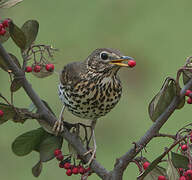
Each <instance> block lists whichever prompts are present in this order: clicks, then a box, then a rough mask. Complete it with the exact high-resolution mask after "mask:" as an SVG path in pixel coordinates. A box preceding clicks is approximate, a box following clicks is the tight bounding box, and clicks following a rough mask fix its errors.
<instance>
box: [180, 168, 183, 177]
mask: <svg viewBox="0 0 192 180" xmlns="http://www.w3.org/2000/svg"><path fill="white" fill-rule="evenodd" d="M183 173H184V169H183V168H179V174H180V176H182V175H183Z"/></svg>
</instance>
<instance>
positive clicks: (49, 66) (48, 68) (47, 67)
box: [45, 64, 55, 72]
mask: <svg viewBox="0 0 192 180" xmlns="http://www.w3.org/2000/svg"><path fill="white" fill-rule="evenodd" d="M54 68H55V67H54V65H53V64H46V66H45V69H46V70H47V71H50V72H52V71H53V70H54Z"/></svg>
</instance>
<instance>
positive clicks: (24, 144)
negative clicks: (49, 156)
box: [12, 128, 49, 156]
mask: <svg viewBox="0 0 192 180" xmlns="http://www.w3.org/2000/svg"><path fill="white" fill-rule="evenodd" d="M48 135H49V134H48V133H47V132H46V131H44V130H43V129H42V128H38V129H36V130H32V131H29V132H26V133H24V134H22V135H20V136H18V137H17V138H16V139H15V140H14V142H13V143H12V151H13V152H14V153H15V154H16V155H17V156H25V155H27V154H29V153H30V152H31V151H32V150H35V149H36V148H37V147H38V146H39V145H40V143H41V142H42V140H43V139H44V138H46V137H47V136H48Z"/></svg>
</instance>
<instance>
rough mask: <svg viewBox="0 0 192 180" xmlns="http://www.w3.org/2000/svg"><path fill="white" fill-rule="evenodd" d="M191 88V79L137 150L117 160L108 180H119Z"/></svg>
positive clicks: (149, 130) (142, 138) (140, 142)
mask: <svg viewBox="0 0 192 180" xmlns="http://www.w3.org/2000/svg"><path fill="white" fill-rule="evenodd" d="M191 87H192V79H190V80H189V82H188V83H187V84H186V85H185V86H184V87H183V88H182V89H181V91H180V95H179V96H175V97H174V98H173V100H172V102H171V103H170V105H169V106H168V107H167V109H166V110H165V111H164V112H163V113H162V114H161V115H160V116H159V117H158V118H157V120H156V121H155V122H154V123H153V125H152V126H151V127H150V128H149V129H148V130H147V132H146V133H145V134H144V136H143V137H141V139H140V140H139V141H138V142H137V143H136V144H137V148H136V147H133V148H131V149H130V150H129V151H128V152H126V153H125V154H124V155H123V156H121V157H120V158H118V159H117V162H116V164H115V167H114V169H113V170H112V171H111V172H110V174H111V176H110V177H109V178H108V179H110V180H121V179H122V176H123V172H124V170H125V169H126V168H127V166H128V165H129V163H130V162H131V161H132V159H134V158H135V156H136V155H137V154H138V153H139V152H140V151H141V150H142V149H143V148H144V147H145V146H146V145H147V144H148V143H149V141H150V140H151V139H152V138H153V137H155V136H156V135H158V134H159V130H160V129H161V127H162V126H163V125H164V124H165V123H166V121H167V120H168V118H169V117H170V116H171V115H172V114H173V112H174V111H175V110H176V108H177V107H178V105H179V103H180V101H181V99H182V97H184V96H185V92H186V90H187V89H190V88H191Z"/></svg>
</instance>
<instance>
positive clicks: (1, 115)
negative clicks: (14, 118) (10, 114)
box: [0, 109, 4, 117]
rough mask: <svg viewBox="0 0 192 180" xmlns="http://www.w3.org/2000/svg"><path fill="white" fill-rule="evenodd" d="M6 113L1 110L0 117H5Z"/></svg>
mask: <svg viewBox="0 0 192 180" xmlns="http://www.w3.org/2000/svg"><path fill="white" fill-rule="evenodd" d="M3 115H4V112H3V111H2V110H1V109H0V117H3Z"/></svg>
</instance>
